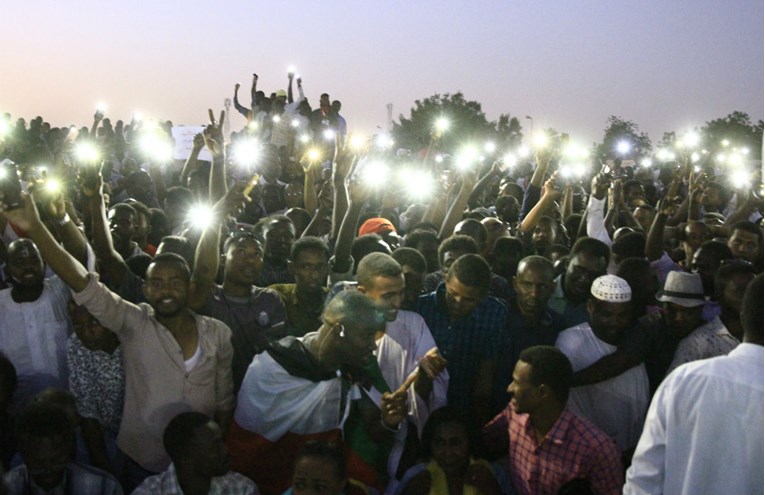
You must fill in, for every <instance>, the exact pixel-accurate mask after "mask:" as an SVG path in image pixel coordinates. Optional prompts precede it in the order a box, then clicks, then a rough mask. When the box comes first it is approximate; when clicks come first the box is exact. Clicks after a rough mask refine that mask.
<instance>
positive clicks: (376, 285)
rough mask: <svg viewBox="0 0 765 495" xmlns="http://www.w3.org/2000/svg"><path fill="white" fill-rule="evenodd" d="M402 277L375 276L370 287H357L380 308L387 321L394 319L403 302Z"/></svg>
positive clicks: (403, 283)
mask: <svg viewBox="0 0 765 495" xmlns="http://www.w3.org/2000/svg"><path fill="white" fill-rule="evenodd" d="M404 287H405V282H404V275H403V274H401V275H399V276H398V277H382V276H377V277H375V278H374V281H373V282H372V284H371V287H363V286H359V290H360V291H361V292H363V293H365V294H366V295H367V296H368V297H369V298H370V299H372V300H373V301H374V302H375V303H376V304H377V305H378V306H380V308H382V309H383V310H384V311H385V313H386V315H385V318H386V320H388V321H393V320H395V319H396V314H397V313H398V310H399V309H400V308H401V303H403V301H404Z"/></svg>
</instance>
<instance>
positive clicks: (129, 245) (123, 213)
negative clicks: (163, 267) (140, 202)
mask: <svg viewBox="0 0 765 495" xmlns="http://www.w3.org/2000/svg"><path fill="white" fill-rule="evenodd" d="M108 218H109V230H110V231H111V234H112V239H113V243H114V249H115V250H116V251H117V252H118V253H119V255H120V256H122V259H123V260H126V259H128V258H130V257H131V256H135V255H138V254H141V253H142V252H143V251H142V250H141V248H140V247H139V246H138V243H136V242H135V241H133V237H134V236H135V235H136V225H137V222H138V213H137V212H136V211H135V208H133V207H132V206H130V205H126V204H122V203H120V204H116V205H114V206H112V207H111V208H110V209H109V216H108Z"/></svg>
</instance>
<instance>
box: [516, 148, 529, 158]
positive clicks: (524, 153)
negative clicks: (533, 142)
mask: <svg viewBox="0 0 765 495" xmlns="http://www.w3.org/2000/svg"><path fill="white" fill-rule="evenodd" d="M515 154H516V155H518V158H528V156H529V155H531V150H530V149H529V148H528V146H519V147H518V149H517V150H516V152H515Z"/></svg>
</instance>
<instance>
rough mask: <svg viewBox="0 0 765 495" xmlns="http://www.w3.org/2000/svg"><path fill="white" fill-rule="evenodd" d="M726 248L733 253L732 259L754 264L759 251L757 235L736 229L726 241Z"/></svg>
mask: <svg viewBox="0 0 765 495" xmlns="http://www.w3.org/2000/svg"><path fill="white" fill-rule="evenodd" d="M728 247H729V248H730V250H731V251H733V256H734V257H736V258H738V259H742V260H746V261H748V262H749V263H754V262H755V261H757V255H758V253H759V251H760V246H759V237H758V236H757V234H753V233H751V232H747V231H745V230H741V229H736V230H734V231H733V233H732V234H731V236H730V238H729V239H728Z"/></svg>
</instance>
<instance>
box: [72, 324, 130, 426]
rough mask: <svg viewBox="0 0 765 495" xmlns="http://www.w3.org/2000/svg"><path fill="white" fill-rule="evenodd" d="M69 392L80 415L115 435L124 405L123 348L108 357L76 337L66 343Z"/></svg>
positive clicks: (74, 335) (73, 336)
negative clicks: (91, 348) (95, 421)
mask: <svg viewBox="0 0 765 495" xmlns="http://www.w3.org/2000/svg"><path fill="white" fill-rule="evenodd" d="M66 357H67V361H68V363H69V390H70V391H71V392H72V395H74V398H75V401H76V402H77V413H79V415H80V416H82V417H84V418H92V419H96V420H98V422H99V423H101V425H103V427H104V428H105V429H106V430H108V431H110V432H112V433H114V434H116V433H117V431H119V429H120V422H121V420H122V407H123V405H124V402H125V371H124V370H123V368H122V347H117V348H116V349H115V350H114V352H112V353H111V354H108V353H106V352H104V351H91V350H90V349H87V348H86V347H85V346H84V345H83V343H82V341H81V340H80V339H79V338H78V337H77V334H72V336H71V337H69V342H68V343H67V349H66Z"/></svg>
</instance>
